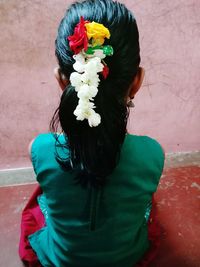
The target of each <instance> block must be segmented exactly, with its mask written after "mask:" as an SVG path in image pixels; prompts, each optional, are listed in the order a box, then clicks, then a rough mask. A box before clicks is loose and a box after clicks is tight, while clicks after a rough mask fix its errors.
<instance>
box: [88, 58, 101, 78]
mask: <svg viewBox="0 0 200 267" xmlns="http://www.w3.org/2000/svg"><path fill="white" fill-rule="evenodd" d="M103 68H104V65H103V64H102V63H101V59H100V58H99V57H94V58H89V59H88V62H87V63H86V65H85V71H86V72H88V73H91V74H94V73H98V72H102V70H103Z"/></svg>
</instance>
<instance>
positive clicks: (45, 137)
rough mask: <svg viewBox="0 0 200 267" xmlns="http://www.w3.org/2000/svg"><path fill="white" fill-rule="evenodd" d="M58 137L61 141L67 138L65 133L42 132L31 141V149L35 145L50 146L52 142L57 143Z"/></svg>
mask: <svg viewBox="0 0 200 267" xmlns="http://www.w3.org/2000/svg"><path fill="white" fill-rule="evenodd" d="M56 139H58V141H59V142H61V143H62V142H63V141H64V140H65V138H64V135H63V134H60V133H52V132H48V133H40V134H38V135H37V136H36V137H35V138H34V139H33V140H32V141H31V143H30V145H29V148H30V150H31V148H32V147H33V146H49V145H50V144H55V140H56Z"/></svg>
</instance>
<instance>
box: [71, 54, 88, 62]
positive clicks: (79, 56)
mask: <svg viewBox="0 0 200 267" xmlns="http://www.w3.org/2000/svg"><path fill="white" fill-rule="evenodd" d="M73 58H74V59H75V61H78V62H80V63H82V64H85V56H84V55H83V54H82V53H81V52H80V53H79V54H77V55H74V56H73Z"/></svg>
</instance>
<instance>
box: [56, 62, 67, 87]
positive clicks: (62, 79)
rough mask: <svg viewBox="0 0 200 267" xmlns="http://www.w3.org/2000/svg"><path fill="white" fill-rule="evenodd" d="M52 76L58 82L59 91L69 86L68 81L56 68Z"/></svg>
mask: <svg viewBox="0 0 200 267" xmlns="http://www.w3.org/2000/svg"><path fill="white" fill-rule="evenodd" d="M54 75H55V77H56V80H57V81H58V84H59V86H60V88H61V90H62V91H64V90H65V88H66V86H67V85H68V84H69V79H67V78H66V77H65V75H64V74H62V73H61V71H60V68H59V67H56V68H55V69H54Z"/></svg>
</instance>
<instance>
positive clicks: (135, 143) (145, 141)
mask: <svg viewBox="0 0 200 267" xmlns="http://www.w3.org/2000/svg"><path fill="white" fill-rule="evenodd" d="M126 141H127V143H128V146H129V149H131V150H134V151H137V152H138V153H139V154H140V155H142V154H143V155H145V156H148V155H150V156H151V157H160V158H161V159H162V160H163V161H164V159H165V152H164V149H163V147H162V145H161V144H160V143H159V142H158V141H157V140H156V139H154V138H152V137H149V136H146V135H133V134H127V137H126Z"/></svg>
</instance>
